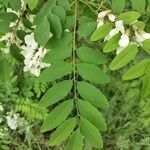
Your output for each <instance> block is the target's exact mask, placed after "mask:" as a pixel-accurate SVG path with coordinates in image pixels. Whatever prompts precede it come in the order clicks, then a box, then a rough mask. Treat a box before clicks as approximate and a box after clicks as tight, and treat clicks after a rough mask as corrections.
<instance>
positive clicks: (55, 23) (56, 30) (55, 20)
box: [48, 13, 62, 39]
mask: <svg viewBox="0 0 150 150" xmlns="http://www.w3.org/2000/svg"><path fill="white" fill-rule="evenodd" d="M48 20H49V23H50V26H51V32H52V34H53V35H54V36H55V37H56V38H58V39H60V38H61V35H62V25H61V22H60V19H59V17H58V16H56V15H54V14H52V13H50V14H49V15H48Z"/></svg>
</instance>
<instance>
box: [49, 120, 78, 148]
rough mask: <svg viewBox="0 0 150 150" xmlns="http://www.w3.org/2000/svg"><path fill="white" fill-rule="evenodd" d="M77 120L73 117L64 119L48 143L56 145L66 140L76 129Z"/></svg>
mask: <svg viewBox="0 0 150 150" xmlns="http://www.w3.org/2000/svg"><path fill="white" fill-rule="evenodd" d="M76 123H77V120H76V118H71V119H68V120H66V121H64V122H63V123H62V124H61V125H60V126H59V127H58V128H57V129H56V131H54V133H53V134H52V136H51V138H50V140H49V142H48V145H49V146H54V145H59V144H60V143H61V142H63V141H64V140H66V139H67V138H68V136H69V135H70V134H71V132H72V131H73V130H74V128H75V126H76Z"/></svg>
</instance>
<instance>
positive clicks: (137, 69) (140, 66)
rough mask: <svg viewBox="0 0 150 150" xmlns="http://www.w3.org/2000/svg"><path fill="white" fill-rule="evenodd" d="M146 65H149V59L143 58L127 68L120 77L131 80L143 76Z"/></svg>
mask: <svg viewBox="0 0 150 150" xmlns="http://www.w3.org/2000/svg"><path fill="white" fill-rule="evenodd" d="M148 65H150V59H144V60H142V61H140V62H139V63H137V64H135V65H134V66H132V67H131V68H130V69H128V70H127V72H126V73H125V74H124V75H123V77H122V78H123V80H132V79H135V78H139V77H141V76H143V75H144V74H145V72H146V70H147V67H148Z"/></svg>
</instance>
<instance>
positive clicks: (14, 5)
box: [7, 0, 21, 11]
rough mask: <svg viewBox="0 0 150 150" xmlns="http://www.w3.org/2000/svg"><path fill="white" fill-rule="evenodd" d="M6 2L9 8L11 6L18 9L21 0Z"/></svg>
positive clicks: (8, 0)
mask: <svg viewBox="0 0 150 150" xmlns="http://www.w3.org/2000/svg"><path fill="white" fill-rule="evenodd" d="M7 3H8V5H9V7H10V8H12V9H13V10H17V11H18V10H20V8H21V1H20V0H13V1H12V0H7Z"/></svg>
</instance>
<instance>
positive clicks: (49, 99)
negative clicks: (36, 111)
mask: <svg viewBox="0 0 150 150" xmlns="http://www.w3.org/2000/svg"><path fill="white" fill-rule="evenodd" d="M71 88H72V81H71V80H64V81H62V82H60V83H57V84H55V85H54V86H53V87H51V88H50V89H49V90H48V91H47V92H46V93H45V95H44V96H43V97H42V99H41V101H40V102H39V105H40V106H41V107H48V106H50V105H52V104H55V103H57V102H58V101H60V100H61V99H63V98H64V97H65V96H67V94H68V93H69V92H70V90H71Z"/></svg>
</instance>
